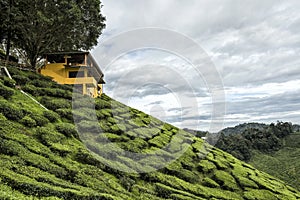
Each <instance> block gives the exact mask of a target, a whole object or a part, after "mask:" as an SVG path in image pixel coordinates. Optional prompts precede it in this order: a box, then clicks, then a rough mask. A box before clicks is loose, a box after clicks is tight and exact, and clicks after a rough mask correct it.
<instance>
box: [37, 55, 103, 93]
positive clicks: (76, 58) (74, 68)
mask: <svg viewBox="0 0 300 200" xmlns="http://www.w3.org/2000/svg"><path fill="white" fill-rule="evenodd" d="M38 71H39V73H40V74H42V75H44V76H50V77H52V78H53V80H54V81H56V82H57V83H59V84H70V85H74V86H75V88H77V89H79V90H80V91H82V94H86V95H89V96H91V97H97V96H99V95H101V94H102V92H103V84H104V83H105V82H104V80H103V77H104V74H103V73H102V71H101V69H100V68H99V66H98V65H97V63H96V62H95V60H94V58H93V57H92V56H91V54H90V53H89V52H82V51H78V52H77V51H76V52H57V53H48V54H46V55H45V65H44V66H43V67H42V68H40V69H39V70H38Z"/></svg>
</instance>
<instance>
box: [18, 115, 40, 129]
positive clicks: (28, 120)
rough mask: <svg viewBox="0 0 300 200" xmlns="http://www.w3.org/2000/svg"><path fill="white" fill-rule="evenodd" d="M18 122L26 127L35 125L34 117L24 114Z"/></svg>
mask: <svg viewBox="0 0 300 200" xmlns="http://www.w3.org/2000/svg"><path fill="white" fill-rule="evenodd" d="M20 123H21V124H24V125H25V126H27V127H34V126H36V125H37V124H36V121H35V120H34V119H32V118H31V117H29V116H25V117H23V118H22V119H21V120H20Z"/></svg>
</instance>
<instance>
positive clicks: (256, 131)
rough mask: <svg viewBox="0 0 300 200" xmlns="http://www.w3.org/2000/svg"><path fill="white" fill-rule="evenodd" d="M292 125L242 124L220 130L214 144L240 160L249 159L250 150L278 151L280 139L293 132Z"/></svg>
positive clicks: (280, 123)
mask: <svg viewBox="0 0 300 200" xmlns="http://www.w3.org/2000/svg"><path fill="white" fill-rule="evenodd" d="M294 127H295V126H293V125H292V124H291V123H288V122H277V123H276V124H274V123H271V124H270V125H265V124H258V123H248V124H242V125H238V126H236V127H233V128H227V129H224V130H222V131H221V132H220V136H219V137H218V141H217V142H216V144H215V146H216V147H217V148H220V149H222V150H224V151H226V152H229V153H231V154H232V155H234V156H235V157H237V158H239V159H241V160H244V161H249V160H250V159H251V152H252V150H258V151H261V152H265V153H271V152H274V151H278V150H279V149H280V148H281V147H283V140H282V139H283V138H285V137H286V136H288V135H290V134H292V133H294Z"/></svg>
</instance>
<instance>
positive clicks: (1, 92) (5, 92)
mask: <svg viewBox="0 0 300 200" xmlns="http://www.w3.org/2000/svg"><path fill="white" fill-rule="evenodd" d="M12 95H14V90H13V89H11V88H9V87H6V86H5V85H3V84H2V83H0V96H2V97H4V98H5V99H9V98H10V97H11V96H12Z"/></svg>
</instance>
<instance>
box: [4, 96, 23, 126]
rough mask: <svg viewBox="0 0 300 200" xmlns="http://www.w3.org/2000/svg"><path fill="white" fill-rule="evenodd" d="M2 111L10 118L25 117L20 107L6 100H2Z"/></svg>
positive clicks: (18, 118)
mask: <svg viewBox="0 0 300 200" xmlns="http://www.w3.org/2000/svg"><path fill="white" fill-rule="evenodd" d="M0 112H1V113H3V115H4V116H5V117H6V118H7V119H10V120H16V121H18V120H20V119H22V118H23V117H24V113H23V112H22V110H21V109H20V108H19V107H17V106H15V105H14V104H11V103H8V102H7V101H4V100H0Z"/></svg>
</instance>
